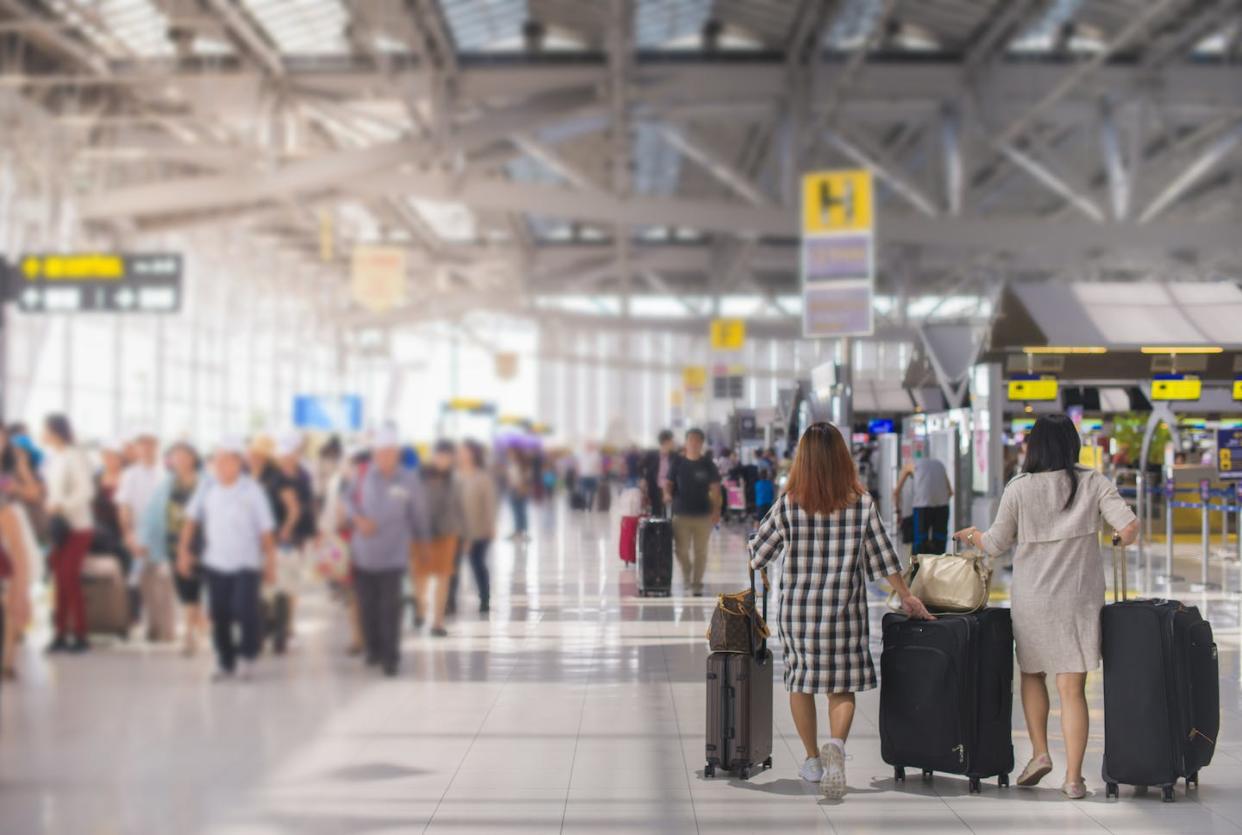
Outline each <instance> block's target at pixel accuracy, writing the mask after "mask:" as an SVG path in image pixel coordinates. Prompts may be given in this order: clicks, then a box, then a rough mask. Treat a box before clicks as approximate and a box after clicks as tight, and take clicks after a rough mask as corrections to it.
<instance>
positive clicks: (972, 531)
mask: <svg viewBox="0 0 1242 835" xmlns="http://www.w3.org/2000/svg"><path fill="white" fill-rule="evenodd" d="M982 537H983V534H982V532H981V531H980V530H979V529H978V528H976V527H975V526H974V525H971V526H970V527H969V528H962V529H961V530H960V531H958V532H957V533H955V534H953V538H954V539H956V540H957V541H958V542H965V543H966V544H967V545H970V546H973V547H975V548H979V547H981V542H980V540H981V539H982Z"/></svg>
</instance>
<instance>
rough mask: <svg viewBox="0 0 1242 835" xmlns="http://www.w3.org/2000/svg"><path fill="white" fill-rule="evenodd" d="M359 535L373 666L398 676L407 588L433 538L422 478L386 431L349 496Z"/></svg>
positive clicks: (359, 584)
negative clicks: (420, 555)
mask: <svg viewBox="0 0 1242 835" xmlns="http://www.w3.org/2000/svg"><path fill="white" fill-rule="evenodd" d="M345 506H346V512H347V514H348V517H349V520H350V523H351V527H352V530H353V534H352V537H351V540H350V546H351V550H352V553H353V579H354V591H355V596H356V599H357V602H358V621H359V623H360V625H361V628H362V642H363V649H364V650H365V652H366V661H367V664H369V665H373V666H379V667H380V668H381V669H383V671H384V674H385V675H387V676H395V675H396V674H397V671H398V668H399V666H400V663H401V590H402V588H401V587H402V581H403V579H404V577H405V573H406V571H407V569H408V568H409V566H410V563H411V562H412V561H416V557H415V554H417V553H419V552H422V551H425V550H426V548H427V540H428V539H429V538H430V530H431V526H430V522H429V517H428V508H427V497H426V493H425V491H424V489H423V483H422V481H421V480H420V479H419V477H418V474H417V473H416V472H414V471H412V470H409V469H406V468H405V467H403V466H402V464H401V445H400V442H399V441H398V440H397V435H396V433H395V432H393V431H392V430H390V429H383V430H380V431H379V432H378V433H377V434H376V437H375V441H374V449H373V451H372V457H371V461H370V463H369V465H368V466H367V468H366V472H365V473H364V474H363V475H361V476H360V481H358V483H357V484H356V485H354V486H352V487H350V488H349V490H348V492H347V494H346V498H345Z"/></svg>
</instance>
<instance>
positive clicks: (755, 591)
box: [750, 568, 772, 646]
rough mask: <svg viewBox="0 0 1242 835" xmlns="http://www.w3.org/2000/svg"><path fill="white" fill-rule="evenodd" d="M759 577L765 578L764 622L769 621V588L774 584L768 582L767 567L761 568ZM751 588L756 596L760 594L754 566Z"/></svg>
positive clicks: (765, 642) (751, 575) (751, 570)
mask: <svg viewBox="0 0 1242 835" xmlns="http://www.w3.org/2000/svg"><path fill="white" fill-rule="evenodd" d="M759 577H760V579H762V580H763V611H762V612H761V614H762V615H763V622H764V623H767V621H768V590H769V589H770V588H771V587H772V584H771V583H770V582H768V570H767V569H766V568H761V569H759ZM750 590H751V591H752V592H754V593H755V596H756V597H758V596H759V589H757V588H755V569H753V568H751V569H750ZM764 645H765V646H766V645H767V641H766V640H765V641H764Z"/></svg>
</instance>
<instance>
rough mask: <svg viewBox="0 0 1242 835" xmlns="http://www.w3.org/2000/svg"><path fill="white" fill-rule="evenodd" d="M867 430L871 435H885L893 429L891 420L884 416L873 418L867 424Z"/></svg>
mask: <svg viewBox="0 0 1242 835" xmlns="http://www.w3.org/2000/svg"><path fill="white" fill-rule="evenodd" d="M867 431H868V432H870V433H871V434H872V435H887V434H889V433H890V432H892V431H893V422H892V421H891V420H887V419H885V418H875V419H874V420H872V421H871V422H869V423H868V424H867Z"/></svg>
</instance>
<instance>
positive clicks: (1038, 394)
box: [1009, 376, 1058, 401]
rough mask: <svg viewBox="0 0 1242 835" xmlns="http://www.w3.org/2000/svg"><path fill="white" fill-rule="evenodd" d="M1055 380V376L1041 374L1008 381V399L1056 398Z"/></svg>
mask: <svg viewBox="0 0 1242 835" xmlns="http://www.w3.org/2000/svg"><path fill="white" fill-rule="evenodd" d="M1057 388H1058V387H1057V380H1056V378H1055V377H1048V376H1043V377H1039V378H1037V379H1023V380H1010V381H1009V399H1010V400H1022V401H1032V400H1041V401H1042V400H1056V399H1057Z"/></svg>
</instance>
